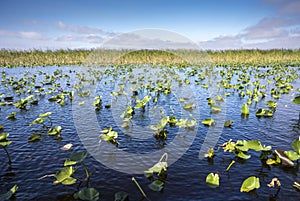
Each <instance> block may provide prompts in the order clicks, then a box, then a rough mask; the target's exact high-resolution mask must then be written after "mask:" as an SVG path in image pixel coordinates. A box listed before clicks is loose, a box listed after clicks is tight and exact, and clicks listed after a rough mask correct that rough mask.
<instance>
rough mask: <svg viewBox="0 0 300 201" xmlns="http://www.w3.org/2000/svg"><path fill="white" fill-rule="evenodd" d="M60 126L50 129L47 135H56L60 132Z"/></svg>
mask: <svg viewBox="0 0 300 201" xmlns="http://www.w3.org/2000/svg"><path fill="white" fill-rule="evenodd" d="M61 129H62V128H61V126H54V127H53V128H50V129H49V131H48V134H49V135H57V134H59V133H60V132H61Z"/></svg>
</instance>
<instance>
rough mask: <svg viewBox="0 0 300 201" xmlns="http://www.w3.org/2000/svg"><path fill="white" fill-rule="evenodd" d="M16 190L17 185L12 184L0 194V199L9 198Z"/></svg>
mask: <svg viewBox="0 0 300 201" xmlns="http://www.w3.org/2000/svg"><path fill="white" fill-rule="evenodd" d="M17 190H18V185H14V186H13V187H12V188H11V189H10V190H9V191H8V192H6V193H4V194H2V195H0V200H9V199H10V198H11V196H13V195H14V194H15V193H16V192H17Z"/></svg>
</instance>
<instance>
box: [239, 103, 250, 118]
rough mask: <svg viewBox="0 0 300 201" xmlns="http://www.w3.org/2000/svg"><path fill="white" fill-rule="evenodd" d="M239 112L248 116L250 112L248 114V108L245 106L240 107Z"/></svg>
mask: <svg viewBox="0 0 300 201" xmlns="http://www.w3.org/2000/svg"><path fill="white" fill-rule="evenodd" d="M241 112H242V114H243V115H248V114H250V112H249V107H248V105H247V104H244V105H243V106H242V109H241Z"/></svg>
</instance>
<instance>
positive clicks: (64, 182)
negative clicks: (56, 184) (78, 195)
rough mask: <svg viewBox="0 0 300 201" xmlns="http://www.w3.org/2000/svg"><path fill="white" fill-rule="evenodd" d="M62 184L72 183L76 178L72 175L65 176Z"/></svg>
mask: <svg viewBox="0 0 300 201" xmlns="http://www.w3.org/2000/svg"><path fill="white" fill-rule="evenodd" d="M61 183H62V184H63V185H72V184H75V183H76V179H75V178H73V177H69V178H66V179H65V180H63V181H62V182H61Z"/></svg>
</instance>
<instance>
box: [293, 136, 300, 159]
mask: <svg viewBox="0 0 300 201" xmlns="http://www.w3.org/2000/svg"><path fill="white" fill-rule="evenodd" d="M292 147H293V149H294V150H295V151H296V153H297V154H299V155H300V139H297V140H295V141H294V142H293V144H292Z"/></svg>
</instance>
